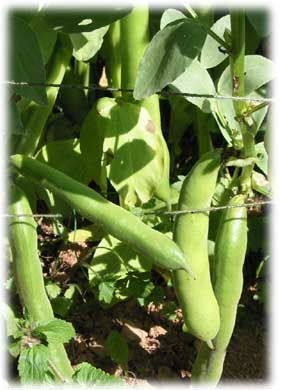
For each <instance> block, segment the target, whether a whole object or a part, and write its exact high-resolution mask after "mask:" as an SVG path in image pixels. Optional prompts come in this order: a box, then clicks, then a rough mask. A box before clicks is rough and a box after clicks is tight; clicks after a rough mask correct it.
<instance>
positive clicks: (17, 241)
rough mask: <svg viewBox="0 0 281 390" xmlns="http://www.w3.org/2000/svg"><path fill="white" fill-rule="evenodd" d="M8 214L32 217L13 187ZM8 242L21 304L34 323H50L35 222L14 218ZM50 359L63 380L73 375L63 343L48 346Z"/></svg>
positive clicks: (23, 200)
mask: <svg viewBox="0 0 281 390" xmlns="http://www.w3.org/2000/svg"><path fill="white" fill-rule="evenodd" d="M9 213H10V214H13V215H16V214H32V210H31V208H30V205H29V202H28V199H27V197H26V195H25V194H24V192H23V191H22V190H21V189H19V187H16V186H15V185H12V188H11V192H10V206H9ZM9 233H10V236H9V239H10V243H11V249H12V255H13V267H14V271H15V280H16V286H17V289H18V292H19V295H20V299H21V303H22V305H23V306H24V307H25V308H26V309H27V311H28V314H29V316H30V318H31V320H32V321H33V322H40V321H43V322H45V321H50V320H52V319H53V318H54V314H53V310H52V307H51V304H50V301H49V299H48V296H47V293H46V290H45V286H44V278H43V273H42V268H41V263H40V259H39V257H38V248H37V232H36V223H35V221H34V219H33V218H31V217H13V218H11V219H10V223H9ZM48 348H49V353H50V360H51V361H52V362H53V364H54V365H55V367H56V368H57V369H58V370H59V372H60V373H61V374H62V376H63V377H64V379H65V380H70V379H71V377H72V374H73V370H72V367H71V364H70V362H69V360H68V357H67V354H66V352H65V349H64V346H63V344H59V343H56V344H49V346H48Z"/></svg>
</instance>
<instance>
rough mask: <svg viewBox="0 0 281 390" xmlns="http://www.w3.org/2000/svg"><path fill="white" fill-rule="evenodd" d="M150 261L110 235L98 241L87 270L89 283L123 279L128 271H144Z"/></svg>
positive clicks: (149, 267) (148, 267) (149, 264)
mask: <svg viewBox="0 0 281 390" xmlns="http://www.w3.org/2000/svg"><path fill="white" fill-rule="evenodd" d="M150 269H151V263H150V262H149V261H148V260H146V259H143V258H141V257H140V256H139V255H137V254H136V253H135V252H134V251H133V250H132V249H131V248H130V247H128V246H127V245H126V244H124V243H122V242H121V241H119V240H117V239H116V238H114V237H112V236H111V235H107V236H106V237H104V238H103V239H102V240H101V242H100V243H99V245H98V247H97V249H96V251H95V254H94V257H93V260H92V262H91V265H90V267H89V270H88V274H89V280H90V281H91V283H93V284H94V285H95V284H98V283H99V282H100V281H101V280H102V281H104V282H105V281H112V280H114V281H115V280H118V279H123V278H125V277H126V276H127V274H128V272H129V271H131V272H132V271H138V272H145V271H148V270H150Z"/></svg>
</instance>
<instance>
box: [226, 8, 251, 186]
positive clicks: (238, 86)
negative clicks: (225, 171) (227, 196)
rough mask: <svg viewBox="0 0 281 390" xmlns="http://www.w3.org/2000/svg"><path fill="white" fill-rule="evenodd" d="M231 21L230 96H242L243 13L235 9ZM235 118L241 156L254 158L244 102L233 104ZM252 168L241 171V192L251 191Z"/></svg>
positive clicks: (231, 14) (243, 55)
mask: <svg viewBox="0 0 281 390" xmlns="http://www.w3.org/2000/svg"><path fill="white" fill-rule="evenodd" d="M230 20H231V40H232V52H231V56H230V69H231V77H232V95H233V96H244V94H245V85H244V84H245V83H244V58H245V12H244V11H243V10H239V11H237V10H236V9H234V10H231V11H230ZM233 105H234V108H235V113H236V118H237V121H238V122H239V125H240V129H241V132H242V137H243V145H244V148H243V151H242V155H243V157H245V158H248V157H256V151H255V134H254V133H253V132H251V131H250V129H249V128H248V126H247V125H246V123H245V121H244V120H243V113H244V111H245V102H243V101H234V102H233ZM253 168H254V163H253V164H252V165H249V166H246V167H244V168H243V170H242V174H241V177H240V184H241V188H242V191H243V192H248V191H249V190H250V189H251V175H252V171H253Z"/></svg>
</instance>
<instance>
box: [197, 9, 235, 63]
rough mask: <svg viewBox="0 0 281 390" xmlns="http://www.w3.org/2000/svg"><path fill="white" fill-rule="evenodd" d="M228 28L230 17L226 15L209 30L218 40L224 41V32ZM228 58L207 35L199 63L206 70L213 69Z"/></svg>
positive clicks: (218, 44)
mask: <svg viewBox="0 0 281 390" xmlns="http://www.w3.org/2000/svg"><path fill="white" fill-rule="evenodd" d="M226 29H228V30H231V27H230V16H229V15H226V16H223V17H222V18H220V19H218V20H217V21H216V22H215V23H214V25H213V26H212V28H211V30H212V31H214V32H215V33H216V34H217V35H218V36H219V37H220V38H222V39H224V37H223V35H224V31H225V30H226ZM227 57H228V54H227V53H225V52H224V51H223V50H221V45H220V43H218V42H217V41H216V40H215V39H214V38H212V37H211V36H210V35H207V38H206V40H205V43H204V45H203V47H202V50H201V56H200V62H201V65H202V66H203V67H204V68H206V69H209V68H214V67H215V66H217V65H219V64H220V63H221V62H223V61H224V60H225V59H226V58H227Z"/></svg>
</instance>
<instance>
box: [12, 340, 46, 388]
mask: <svg viewBox="0 0 281 390" xmlns="http://www.w3.org/2000/svg"><path fill="white" fill-rule="evenodd" d="M48 358H49V355H48V348H47V347H46V346H45V345H33V346H32V347H31V348H24V349H23V350H22V351H21V354H20V357H19V361H18V372H19V376H20V380H21V383H23V384H25V383H36V384H39V383H42V382H44V379H45V375H46V372H47V371H48Z"/></svg>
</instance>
